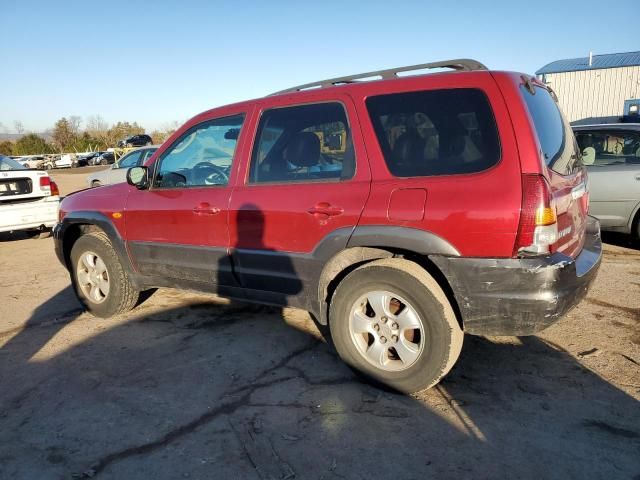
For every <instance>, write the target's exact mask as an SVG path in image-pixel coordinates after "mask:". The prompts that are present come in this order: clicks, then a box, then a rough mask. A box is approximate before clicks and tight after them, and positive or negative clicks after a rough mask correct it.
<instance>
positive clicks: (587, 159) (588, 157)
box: [582, 147, 596, 165]
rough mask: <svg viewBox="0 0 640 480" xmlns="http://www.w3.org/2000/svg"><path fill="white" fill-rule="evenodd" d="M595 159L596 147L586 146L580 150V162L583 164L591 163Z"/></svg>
mask: <svg viewBox="0 0 640 480" xmlns="http://www.w3.org/2000/svg"><path fill="white" fill-rule="evenodd" d="M595 161H596V149H595V148H593V147H587V148H585V149H584V150H582V164H583V165H593V162H595Z"/></svg>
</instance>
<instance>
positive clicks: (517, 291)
mask: <svg viewBox="0 0 640 480" xmlns="http://www.w3.org/2000/svg"><path fill="white" fill-rule="evenodd" d="M432 260H433V261H434V262H435V263H436V264H437V265H438V267H440V269H441V270H442V272H443V273H444V274H445V276H446V277H447V279H448V280H449V283H450V285H451V287H452V288H453V291H454V292H455V297H456V300H457V303H458V307H459V308H460V313H461V315H462V320H463V323H464V330H465V332H466V333H470V334H473V335H532V334H534V333H537V332H539V331H541V330H543V329H545V328H547V327H548V326H549V325H551V324H552V323H554V322H556V321H557V320H558V319H559V318H560V317H562V316H563V315H564V314H566V313H567V312H568V311H569V310H571V309H572V308H573V307H574V306H576V305H577V304H578V303H580V301H581V300H582V299H583V298H584V297H585V296H586V294H587V291H588V289H589V287H590V286H591V284H592V283H593V280H594V279H595V277H596V273H597V271H598V268H599V266H600V261H601V260H602V241H601V239H600V224H599V222H598V220H596V219H595V218H593V217H588V222H587V232H586V238H585V244H584V247H583V250H582V252H581V253H580V255H578V257H577V258H575V259H574V258H571V257H569V256H567V255H564V254H562V253H554V254H552V255H549V256H547V257H536V258H499V259H498V258H494V259H489V258H461V257H436V258H432Z"/></svg>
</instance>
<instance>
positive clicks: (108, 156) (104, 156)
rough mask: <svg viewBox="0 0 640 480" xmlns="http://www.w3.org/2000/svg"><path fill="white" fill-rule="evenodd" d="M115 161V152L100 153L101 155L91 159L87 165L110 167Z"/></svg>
mask: <svg viewBox="0 0 640 480" xmlns="http://www.w3.org/2000/svg"><path fill="white" fill-rule="evenodd" d="M115 161H116V157H115V155H114V153H113V152H100V155H96V156H94V157H91V158H90V159H89V160H88V162H87V163H88V164H89V165H91V166H95V165H110V164H112V163H113V162H115Z"/></svg>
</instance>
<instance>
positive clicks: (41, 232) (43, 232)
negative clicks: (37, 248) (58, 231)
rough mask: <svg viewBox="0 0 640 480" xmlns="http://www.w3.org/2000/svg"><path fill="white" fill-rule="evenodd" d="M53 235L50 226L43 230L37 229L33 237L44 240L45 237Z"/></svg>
mask: <svg viewBox="0 0 640 480" xmlns="http://www.w3.org/2000/svg"><path fill="white" fill-rule="evenodd" d="M50 236H51V229H50V228H43V229H42V230H36V231H35V233H34V235H33V238H34V239H37V240H42V239H43V238H49V237H50Z"/></svg>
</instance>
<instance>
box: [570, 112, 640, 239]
mask: <svg viewBox="0 0 640 480" xmlns="http://www.w3.org/2000/svg"><path fill="white" fill-rule="evenodd" d="M573 131H574V132H575V135H576V140H577V141H578V145H579V146H580V150H581V151H582V163H583V164H584V165H586V167H587V169H588V170H589V185H590V187H589V199H590V205H591V207H590V213H591V214H592V215H593V216H595V217H597V218H598V220H600V224H601V225H602V229H603V230H608V231H613V232H623V233H631V234H633V235H634V236H635V237H636V238H640V123H616V124H611V123H608V124H600V125H585V126H576V127H573Z"/></svg>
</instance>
